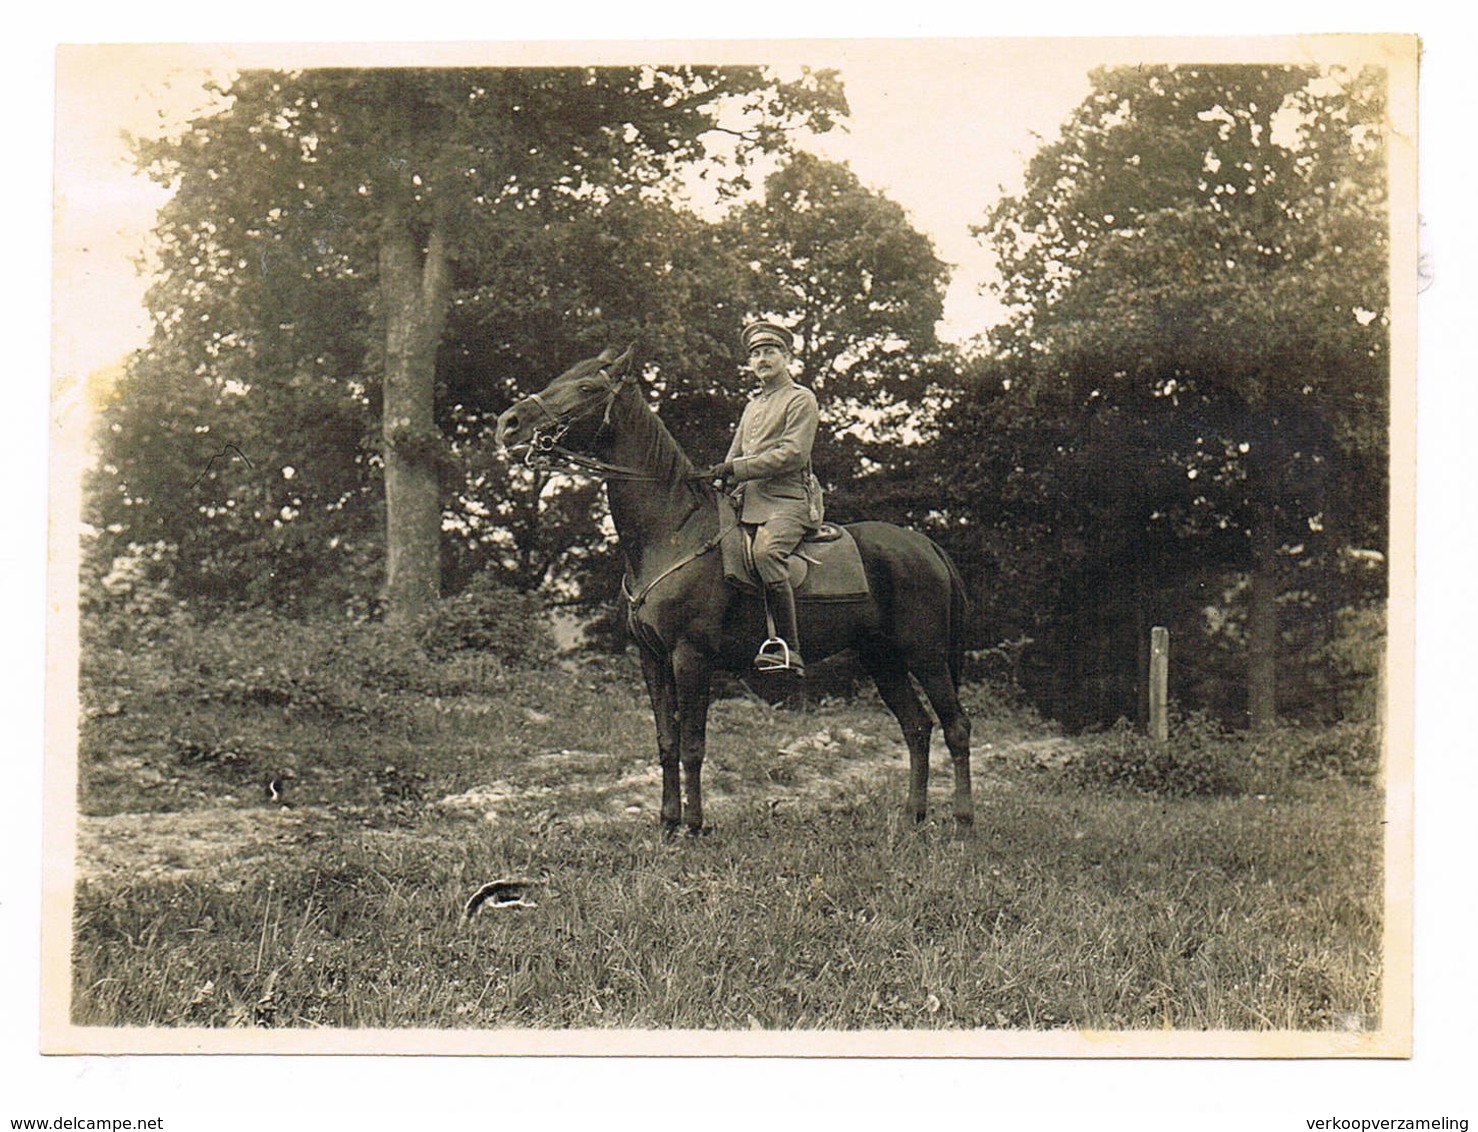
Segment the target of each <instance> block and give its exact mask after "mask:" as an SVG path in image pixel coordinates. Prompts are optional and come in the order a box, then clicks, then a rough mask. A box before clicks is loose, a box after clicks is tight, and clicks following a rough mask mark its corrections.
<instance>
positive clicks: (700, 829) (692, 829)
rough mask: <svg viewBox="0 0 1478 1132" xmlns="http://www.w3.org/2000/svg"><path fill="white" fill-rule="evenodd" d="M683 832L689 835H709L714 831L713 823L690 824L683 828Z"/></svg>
mask: <svg viewBox="0 0 1478 1132" xmlns="http://www.w3.org/2000/svg"><path fill="white" fill-rule="evenodd" d="M683 832H684V833H686V834H687V835H688V836H689V837H707V836H708V835H709V834H711V833H712V832H713V826H711V825H690V826H687V827H686V828H685V829H684V830H683Z"/></svg>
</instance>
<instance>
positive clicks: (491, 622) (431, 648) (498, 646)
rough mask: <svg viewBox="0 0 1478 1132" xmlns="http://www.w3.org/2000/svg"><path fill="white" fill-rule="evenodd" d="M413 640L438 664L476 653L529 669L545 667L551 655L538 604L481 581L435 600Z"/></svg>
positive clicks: (546, 631)
mask: <svg viewBox="0 0 1478 1132" xmlns="http://www.w3.org/2000/svg"><path fill="white" fill-rule="evenodd" d="M417 639H418V640H419V642H420V645H421V647H422V648H423V649H425V651H426V654H427V655H428V656H429V657H431V658H432V659H433V660H438V661H440V660H447V659H449V658H452V657H455V656H456V655H457V654H459V653H479V654H487V655H491V656H494V657H497V658H498V660H500V661H502V662H503V663H506V664H510V665H514V666H516V667H530V666H533V665H540V664H544V663H546V662H547V661H548V660H549V659H550V657H551V656H552V655H553V653H554V642H553V639H552V637H551V635H550V632H549V626H548V624H547V623H546V621H545V618H544V606H543V603H542V602H540V601H539V599H538V598H536V597H532V596H530V595H529V594H524V593H519V592H518V591H517V590H514V589H510V588H508V587H507V586H502V585H499V584H498V583H497V582H496V581H494V580H492V579H490V578H486V577H484V578H479V579H478V580H476V581H474V582H473V583H472V585H470V586H468V587H467V589H465V590H463V591H462V592H461V593H460V594H457V595H456V596H455V597H449V598H446V599H444V600H442V601H440V602H438V603H437V604H436V606H435V607H434V608H433V609H432V610H431V611H430V612H429V613H427V614H426V615H425V616H424V617H423V618H422V619H421V622H420V625H419V626H418V633H417Z"/></svg>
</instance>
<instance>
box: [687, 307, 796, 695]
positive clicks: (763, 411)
mask: <svg viewBox="0 0 1478 1132" xmlns="http://www.w3.org/2000/svg"><path fill="white" fill-rule="evenodd" d="M743 342H744V349H745V353H746V354H747V355H748V359H749V369H750V372H752V373H753V374H754V375H755V376H756V377H757V378H759V380H760V382H761V385H762V388H761V389H760V392H759V393H757V394H756V395H755V396H754V397H753V398H752V399H751V400H750V402H749V404H748V405H746V406H745V407H744V413H743V415H742V416H741V417H740V418H739V427H738V429H736V430H735V432H734V440H733V443H731V444H730V445H729V452H728V455H727V456H725V457H724V460H723V463H721V464H715V465H714V466H713V467H712V468H710V469H709V470H708V472H707V473H705V474H707V475H711V476H712V477H713V478H714V479H715V480H719V481H724V482H727V481H737V484H738V486H737V487H736V488H735V489H734V497H735V500H736V505H737V506H738V508H739V518H740V521H741V522H743V523H745V524H746V525H753V527H754V562H755V569H756V571H757V572H758V574H759V576H760V580H761V581H762V582H763V583H764V587H765V602H766V607H767V609H768V612H769V616H770V619H771V621H772V626H771V630H770V637H769V639H768V640H766V641H765V642H764V644H763V645H761V646H760V651H759V653H758V655H756V656H755V658H754V663H755V666H756V667H757V668H759V669H760V670H761V671H766V672H789V673H792V674H794V675H795V676H800V675H803V674H804V672H805V662H804V661H802V659H801V649H800V635H799V633H798V632H797V630H796V616H795V591H794V590H793V589H792V588H791V583H790V569H789V567H788V566H787V564H786V559H787V558H789V556H790V554H791V552H792V551H794V550H795V548H796V547H797V546H798V545H800V541H801V539H802V538H803V537H804V536H805V534H806V532H807V531H808V530H814V529H815V528H816V527H818V526H820V525H821V518H822V514H823V505H822V500H821V485H820V484H819V483H818V482H817V480H816V477H815V475H814V474H812V472H811V445H812V443H813V441H814V440H815V438H816V425H817V422H818V416H817V412H816V396H815V394H813V393H812V392H811V391H810V390H809V389H807V388H805V387H804V386H801V385H797V384H796V383H795V382H794V381H793V380H792V379H791V375H790V367H791V360H792V357H793V354H792V349H791V348H792V343H793V339H792V337H791V334H790V331H788V330H786V329H785V328H784V327H782V326H778V325H776V324H775V323H773V322H752V323H750V324H749V325H748V326H746V327H745V328H744V333H743Z"/></svg>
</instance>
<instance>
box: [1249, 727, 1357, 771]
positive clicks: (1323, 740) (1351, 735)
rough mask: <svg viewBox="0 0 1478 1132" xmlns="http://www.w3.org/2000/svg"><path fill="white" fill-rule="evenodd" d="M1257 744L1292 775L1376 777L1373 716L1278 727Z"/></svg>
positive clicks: (1271, 760)
mask: <svg viewBox="0 0 1478 1132" xmlns="http://www.w3.org/2000/svg"><path fill="white" fill-rule="evenodd" d="M1259 747H1260V749H1261V751H1262V753H1263V757H1264V758H1265V759H1266V761H1268V762H1269V763H1271V764H1273V765H1276V766H1278V767H1280V768H1281V769H1282V770H1283V771H1284V772H1285V773H1286V774H1288V775H1289V776H1290V777H1293V778H1341V779H1345V780H1347V781H1350V782H1364V783H1370V782H1374V781H1376V780H1377V779H1378V778H1379V777H1380V769H1381V730H1380V727H1379V726H1378V725H1377V723H1376V721H1375V719H1374V718H1361V719H1354V720H1347V721H1345V722H1343V723H1337V724H1335V725H1333V726H1332V727H1319V728H1302V729H1289V730H1283V731H1278V732H1275V733H1274V734H1272V735H1270V736H1267V737H1261V738H1260V740H1259Z"/></svg>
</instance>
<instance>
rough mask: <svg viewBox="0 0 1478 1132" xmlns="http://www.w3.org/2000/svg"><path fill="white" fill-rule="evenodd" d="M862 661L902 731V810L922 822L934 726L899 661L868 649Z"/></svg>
mask: <svg viewBox="0 0 1478 1132" xmlns="http://www.w3.org/2000/svg"><path fill="white" fill-rule="evenodd" d="M862 658H863V663H864V664H865V665H866V666H867V670H868V672H869V673H870V674H871V676H872V678H873V682H874V683H875V684H877V686H878V694H879V695H880V696H882V697H883V703H885V704H887V705H888V710H889V711H891V712H892V713H893V715H894V717H895V718H896V719H897V720H898V726H899V727H901V728H902V729H903V741H904V742H905V743H906V744H908V802H907V803H906V806H905V808H906V810H907V811H908V814H909V815H910V816H911V817H912V818H913V820H914V821H916V822H921V821H923V820H924V814H925V812H926V810H927V808H928V804H929V801H928V796H929V739H930V736H931V735H932V734H933V731H934V724H933V722H932V721H931V720H930V719H929V713H928V712H927V711H925V710H924V705H923V704H922V703H920V702H919V697H918V693H917V692H915V691H914V690H913V684H912V683H910V682H909V679H908V669H907V668H905V667H904V665H903V662H902V661H900V660H899V659H898V658H897V657H896V656H894V655H892V654H891V653H879V652H874V651H873V650H871V649H865V650H863V652H862Z"/></svg>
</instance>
